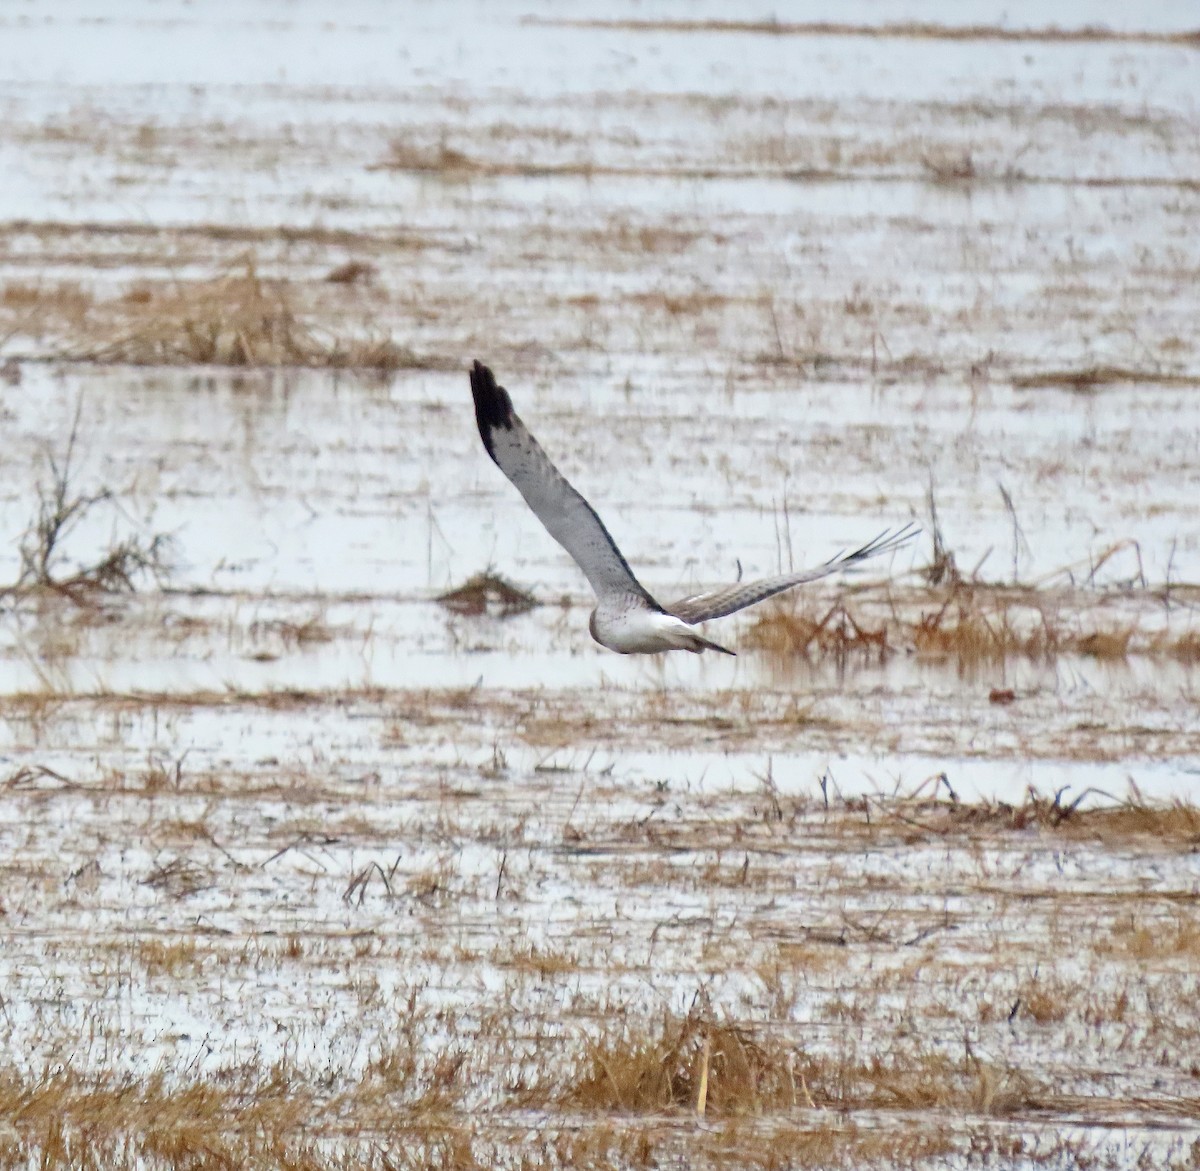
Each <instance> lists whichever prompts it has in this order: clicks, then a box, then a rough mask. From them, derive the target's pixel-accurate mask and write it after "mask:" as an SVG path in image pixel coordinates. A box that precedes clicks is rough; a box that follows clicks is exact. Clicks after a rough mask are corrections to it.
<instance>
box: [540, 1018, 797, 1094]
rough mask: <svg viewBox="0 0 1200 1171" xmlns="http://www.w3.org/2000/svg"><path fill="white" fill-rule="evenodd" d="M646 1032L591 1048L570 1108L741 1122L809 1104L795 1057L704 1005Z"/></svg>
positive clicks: (627, 1033)
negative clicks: (739, 1118)
mask: <svg viewBox="0 0 1200 1171" xmlns="http://www.w3.org/2000/svg"><path fill="white" fill-rule="evenodd" d="M639 1032H640V1030H639V1029H638V1027H637V1026H636V1025H635V1026H630V1027H629V1028H627V1029H626V1028H622V1030H621V1032H620V1033H619V1034H618V1035H617V1036H614V1037H603V1038H601V1039H599V1040H597V1041H593V1042H592V1043H590V1044H589V1046H588V1058H587V1061H586V1062H585V1063H584V1068H583V1073H582V1076H581V1077H580V1078H579V1080H578V1081H577V1082H576V1083H575V1084H574V1085H573V1086H571V1087H570V1088H569V1089H568V1090H567V1092H566V1096H565V1099H564V1104H566V1105H568V1106H570V1107H573V1108H576V1109H581V1110H589V1111H590V1110H602V1111H615V1112H620V1113H640V1114H647V1113H651V1114H655V1113H663V1112H667V1111H671V1110H680V1109H691V1110H695V1111H697V1112H698V1113H712V1114H716V1115H737V1114H761V1113H763V1112H764V1111H766V1110H778V1109H790V1108H792V1107H795V1106H797V1105H800V1104H803V1103H804V1098H803V1096H802V1095H801V1092H800V1091H799V1090H798V1088H797V1085H796V1082H795V1078H794V1076H793V1072H792V1070H793V1068H794V1056H793V1055H789V1054H788V1053H786V1052H785V1051H784V1050H782V1049H780V1048H778V1047H776V1046H773V1045H770V1044H768V1043H764V1042H760V1041H757V1040H755V1039H754V1038H753V1037H752V1036H751V1034H750V1033H749V1031H747V1030H745V1029H743V1028H741V1027H740V1026H738V1025H736V1024H734V1023H732V1022H728V1021H720V1020H718V1019H716V1018H715V1017H714V1016H713V1015H712V1014H711V1012H709V1011H708V1010H707V1009H706V1008H704V1007H702V1006H700V1005H699V1004H698V1003H697V1004H693V1006H692V1009H691V1010H690V1011H689V1012H688V1013H687V1014H686V1015H684V1016H682V1017H680V1016H676V1015H674V1014H671V1013H664V1014H663V1017H662V1021H661V1023H660V1025H659V1026H658V1027H657V1028H656V1029H654V1030H653V1031H651V1032H649V1033H646V1034H642V1035H639Z"/></svg>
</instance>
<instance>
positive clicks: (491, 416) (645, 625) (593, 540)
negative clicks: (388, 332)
mask: <svg viewBox="0 0 1200 1171" xmlns="http://www.w3.org/2000/svg"><path fill="white" fill-rule="evenodd" d="M471 394H472V395H473V396H474V398H475V419H476V422H478V424H479V434H480V436H481V437H482V439H483V446H484V447H485V448H487V453H488V455H490V456H491V457H492V459H493V461H494V462H495V464H496V466H497V467H498V468H499V469H500V470H501V471H502V472H503V473H504V474H505V475H506V476H507V477H508V478H509V479H510V480H511V481H512V482H513V484H514V485H515V486H516V488H517V491H519V492H520V493H521V495H522V496H524V497H525V503H526V504H528V505H529V507H530V508H532V509H533V511H534V513H535V514H536V516H537V518H538V520H540V521H541V522H542V524H544V525H545V526H546V530H547V531H548V532H549V534H550V535H551V536H552V537H553V538H554V539H555V540H556V541H557V542H558V543H559V544H560V545H561V546H562V547H563V548H564V549H566V551H567V552H568V553H570V554H571V556H572V557H573V558H574V559H575V561H576V563H577V564H578V565H579V568H580V569H582V570H583V572H584V575H585V576H586V577H587V579H588V581H589V582H590V583H591V586H592V589H593V590H595V592H596V608H595V609H594V610H593V611H592V617H591V619H590V621H589V623H588V629H589V630H590V631H591V634H592V637H593V638H594V639H595V640H596V641H597V642H598V643H599V644H600V645H601V646H604V647H608V649H609V650H613V651H617V652H618V653H620V654H623V655H653V654H657V653H658V652H659V651H671V650H682V651H691V652H693V654H701V653H702V652H704V651H706V650H707V651H720V652H721V653H722V654H726V655H732V654H733V653H734V652H733V651H731V650H726V648H725V647H723V646H719V645H718V644H717V643H715V642H710V641H709V640H708V639H707V638H704V637H702V636H701V635H700V634H698V633H697V632H696V631H695V630H693V629H692V627H693V626H695V625H696V624H697V623H698V622H707V621H708V620H709V619H710V618H723V617H724V616H725V615H726V614H732V613H734V611H736V610H743V609H745V608H746V607H747V606H753V605H754V604H755V603H756V602H761V601H763V599H764V598H769V597H772V596H773V595H775V594H779V593H782V592H783V591H784V590H790V589H791V588H792V587H793V586H798V585H803V584H804V583H805V582H809V581H816V580H817V579H818V578H821V577H825V576H827V575H828V574H831V573H837V572H839V571H840V570H843V569H848V568H849V567H850V566H852V565H857V564H858V563H859V562H861V561H866V560H867V558H869V557H878V556H879V555H880V554H882V553H890V552H892V551H893V550H894V549H896V548H898V547H899V546H900V545H902V544H903V543H904V542H905V541H907V540H909V539H910V538H911V537H914V536H916V534H917V532H918V531H919V530H918V529H917V527H916V526H915V525H913V524H907V525H905V526H904V528H902V529H899V530H897V531H896V532H895V533H891V532H884V533H882V534H880V535H879V536H878V537H876V538H875V539H874V540H873V541H870V542H868V543H867V544H865V545H863V546H862V548H861V549H855V550H854V551H853V552H852V553H841V554H839V555H838V556H837V557H834V558H833V559H832V560H830V561H827V562H826V563H825V564H824V565H819V566H817V568H815V569H802V570H798V571H797V572H795V573H782V574H779V575H778V576H776V577H767V578H763V579H762V580H760V581H751V582H736V583H735V584H733V585H729V586H722V587H720V588H718V589H715V590H708V591H707V592H705V593H702V594H695V595H693V596H692V597H689V598H682V599H680V600H679V601H678V602H670V603H668V604H667V605H666V606H660V605H659V604H658V602H656V601H655V600H654V599H653V598H652V597H651V596H650V594H649V593H648V592H647V591H646V589H645V588H644V587H643V586H642V584H641V583H640V582H639V581H638V579H637V578H636V577H634V576H633V570H631V569H630V568H629V564H628V563H627V562H626V560H625V558H624V557H622V556H621V550H620V549H618V548H617V546H616V542H614V541H613V539H612V537H610V536H609V534H608V530H607V529H606V528H605V527H604V524H603V522H602V521H601V520H600V518H599V517H598V516H597V515H596V513H595V510H594V509H593V508H592V506H591V505H590V504H588V502H587V501H586V500H584V498H583V497H582V496H580V495H579V493H578V492H576V491H575V489H574V488H572V487H571V485H570V484H568V483H567V481H566V478H565V477H564V476H563V474H562V473H561V472H560V471H559V470H558V469H557V468H556V467H555V466H554V465H553V464H552V463H551V462H550V459H549V457H548V456H547V455H546V453H545V452H544V451H543V450H542V448H541V446H540V444H539V443H538V441H537V440H536V439H534V437H533V436H532V435H530V433H529V431H528V430H527V429H526V427H525V424H524V423H522V422H521V420H520V418H519V417H518V416H517V414H516V412H515V411H514V410H513V406H512V399H510V398H509V397H508V391H506V390H505V389H504V387H502V386H498V385H497V384H496V379H495V377H494V376H493V375H492V372H491V370H489V369H488V368H487V367H486V366H484V365H483V364H482V363H481V362H476V363H475V365H474V367H473V368H472V370H471Z"/></svg>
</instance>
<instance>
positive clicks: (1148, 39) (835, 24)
mask: <svg viewBox="0 0 1200 1171" xmlns="http://www.w3.org/2000/svg"><path fill="white" fill-rule="evenodd" d="M524 23H527V24H543V25H551V26H554V27H557V28H592V29H614V30H615V29H619V30H621V31H623V32H640V33H646V32H661V33H752V34H756V35H766V36H775V37H869V38H872V39H877V40H887V39H892V40H920V41H1002V42H1009V43H1017V44H1026V43H1042V44H1105V43H1113V42H1115V43H1117V44H1135V45H1182V46H1184V47H1187V48H1193V49H1194V48H1200V28H1198V29H1184V30H1179V31H1176V32H1144V31H1123V30H1121V29H1111V28H1106V27H1104V26H1103V25H1083V26H1082V27H1079V28H1061V27H1060V26H1058V25H1047V26H1046V27H1044V28H1003V27H1001V26H999V25H992V24H964V25H945V24H934V23H932V22H925V21H907V22H903V23H901V22H896V23H890V24H877V25H872V24H851V23H846V22H841V21H782V20H553V19H545V18H540V17H526V19H525V22H524Z"/></svg>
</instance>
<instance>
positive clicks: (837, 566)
mask: <svg viewBox="0 0 1200 1171" xmlns="http://www.w3.org/2000/svg"><path fill="white" fill-rule="evenodd" d="M920 531H921V530H920V529H919V528H918V527H917V526H916V525H915V524H912V523H909V524H906V525H905V526H904V528H902V529H899V530H897V531H896V532H895V533H891V532H883V533H880V534H879V536H878V537H876V538H875V540H873V541H870V542H868V543H867V544H865V545H863V546H862V548H861V549H855V550H854V551H853V552H851V553H839V554H838V555H837V556H836V557H834V558H832V559H831V560H829V561H826V562H825V564H824V565H818V566H817V567H816V568H815V569H801V570H798V571H797V572H796V573H781V574H779V575H778V576H777V577H764V578H762V579H761V580H759V581H748V582H738V583H737V584H735V585H730V586H721V587H719V588H718V589H715V590H708V591H707V592H705V593H703V594H694V595H693V596H692V597H690V598H681V599H680V600H679V601H678V602H668V603H667V605H666V606H664V607H663V608H664V609H665V610H666V612H667V613H668V614H674V615H675V617H676V618H682V619H683V620H684V622H686V623H688V624H689V625H690V626H695V625H696V623H697V622H707V621H708V620H709V619H711V618H724V617H725V615H726V614H732V613H734V612H735V611H737V610H744V609H745V608H746V607H747V606H753V605H754V604H755V603H756V602H761V601H764V600H765V599H766V598H770V597H774V595H775V594H781V593H783V591H784V590H790V589H792V588H793V586H798V585H804V583H805V582H809V581H817V580H818V579H819V578H822V577H828V576H829V574H831V573H840V572H841V571H842V570H843V569H849V568H851V567H852V566H854V565H858V564H859V563H860V562H863V561H866V560H867V559H868V558H870V557H878V556H880V555H881V554H883V553H891V552H893V551H894V550H896V549H898V548H900V546H901V545H903V544H905V543H906V542H907V541H910V540H912V538H913V537H915V536H916V535H917V534H918V533H919V532H920Z"/></svg>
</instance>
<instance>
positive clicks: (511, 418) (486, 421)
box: [471, 362, 659, 609]
mask: <svg viewBox="0 0 1200 1171" xmlns="http://www.w3.org/2000/svg"><path fill="white" fill-rule="evenodd" d="M471 394H472V396H473V397H474V399H475V421H476V422H477V423H478V424H479V435H480V437H481V438H482V439H483V446H484V447H485V448H487V453H488V455H490V456H491V457H492V459H493V460H494V461H495V463H496V466H497V467H498V468H499V469H500V470H501V471H502V472H503V473H504V474H505V475H506V476H507V477H508V478H509V479H510V480H511V481H512V482H513V485H514V486H515V487H516V489H517V491H518V492H520V493H521V495H522V496H524V497H525V503H526V504H528V505H529V507H530V508H531V509H533V512H534V515H535V516H536V517H537V518H538V520H540V521H541V522H542V524H544V525H545V526H546V531H547V532H548V533H549V534H550V535H551V536H552V537H553V538H554V539H555V540H556V541H557V542H558V543H559V544H560V545H561V546H562V547H563V548H564V549H566V551H567V552H568V553H570V554H571V556H572V557H573V558H574V559H575V562H576V564H577V565H578V566H579V568H580V569H582V570H583V572H584V575H585V576H586V577H587V579H588V581H589V582H590V583H591V587H592V589H593V590H595V592H596V595H597V597H603V596H604V595H605V594H612V593H627V594H632V595H634V596H635V597H637V598H639V599H641V600H642V601H643V602H649V603H650V604H651V605H652V606H654V608H655V609H659V606H658V603H657V602H655V601H654V599H653V598H651V597H650V595H649V593H647V592H646V590H645V589H644V588H643V587H642V584H641V583H640V582H639V581H638V579H637V578H636V577H634V576H633V570H632V569H630V568H629V564H628V562H627V561H626V560H625V558H624V557H623V556H622V555H621V550H620V549H618V548H617V544H616V542H615V541H614V540H613V539H612V537H611V536H610V535H609V532H608V529H606V528H605V527H604V523H603V522H602V521H601V520H600V518H599V517H598V516H597V515H596V511H595V509H593V508H592V506H591V505H590V504H589V503H588V502H587V501H586V500H584V498H583V497H582V496H580V494H579V493H578V492H576V491H575V489H574V488H572V487H571V485H570V484H569V483H568V482H567V478H566V477H565V476H564V475H563V474H562V473H561V472H560V471H559V470H558V468H556V467H555V466H554V464H553V463H551V461H550V457H549V456H548V455H547V454H546V453H545V452H544V451H543V450H542V447H541V444H539V443H538V441H537V440H536V439H534V437H533V436H532V435H530V433H529V430H528V428H526V426H525V424H524V423H522V422H521V419H520V417H519V416H518V415H517V413H516V411H514V410H513V405H512V399H510V398H509V397H508V391H507V390H505V389H504V387H502V386H500V385H498V384H497V382H496V379H495V377H494V375H493V374H492V372H491V370H489V369H488V368H487V367H486V366H484V365H483V364H482V363H481V362H476V363H475V365H474V366H473V367H472V369H471Z"/></svg>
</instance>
